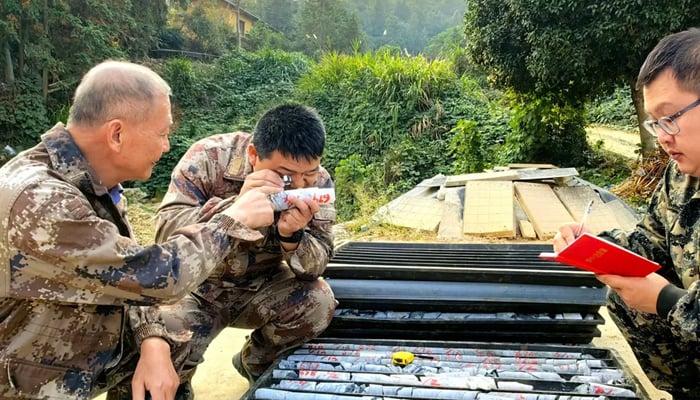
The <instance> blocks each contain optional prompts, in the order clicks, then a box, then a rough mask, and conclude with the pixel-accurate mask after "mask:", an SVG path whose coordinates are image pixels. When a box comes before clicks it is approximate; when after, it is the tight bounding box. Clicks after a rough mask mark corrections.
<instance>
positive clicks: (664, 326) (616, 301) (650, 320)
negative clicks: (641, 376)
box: [608, 290, 700, 400]
mask: <svg viewBox="0 0 700 400" xmlns="http://www.w3.org/2000/svg"><path fill="white" fill-rule="evenodd" d="M608 310H609V311H610V316H611V317H612V319H613V321H614V322H615V324H616V325H617V327H618V328H619V329H620V331H621V332H622V335H623V336H624V337H625V339H626V340H627V342H628V343H629V345H630V347H631V348H632V350H633V351H634V354H635V356H636V357H637V360H638V361H639V364H640V365H641V366H642V369H643V370H644V372H645V373H646V375H647V376H648V377H649V380H651V382H652V383H653V384H654V385H655V386H656V387H657V388H659V389H661V390H665V391H667V392H669V393H670V394H672V395H673V399H674V400H682V399H697V398H698V397H696V396H698V394H697V393H698V391H699V390H700V349H699V348H698V342H697V341H691V340H687V339H686V338H685V337H683V336H682V335H681V334H680V333H679V332H678V331H677V330H675V329H672V328H671V327H670V325H669V323H668V322H667V321H666V320H663V319H661V318H660V317H659V316H657V315H653V314H647V313H643V312H638V311H635V310H632V309H629V308H627V306H625V304H624V302H623V301H622V299H621V298H620V297H619V296H618V295H617V294H616V293H615V292H614V291H612V290H610V291H609V293H608Z"/></svg>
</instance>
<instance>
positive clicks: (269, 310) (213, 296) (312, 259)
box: [156, 104, 336, 381]
mask: <svg viewBox="0 0 700 400" xmlns="http://www.w3.org/2000/svg"><path fill="white" fill-rule="evenodd" d="M324 145H325V129H324V127H323V123H322V121H321V119H320V117H319V116H318V114H317V113H316V112H315V111H313V110H312V109H309V108H307V107H304V106H301V105H296V104H283V105H281V106H278V107H275V108H273V109H271V110H269V111H267V112H266V113H265V114H264V115H263V116H262V117H261V118H260V120H259V121H258V123H257V125H256V128H255V132H254V134H253V135H252V136H251V135H250V134H248V133H243V132H236V133H229V134H222V135H215V136H211V137H208V138H206V139H203V140H200V141H199V142H197V143H195V144H194V145H193V146H192V147H191V148H190V149H189V150H188V151H187V153H186V154H185V155H184V156H183V158H182V160H180V162H179V163H178V165H177V166H176V167H175V170H174V172H173V175H172V181H171V183H170V187H169V189H168V193H167V194H166V195H165V197H164V199H163V202H162V204H161V206H160V208H159V209H158V212H157V233H156V240H157V241H163V240H166V239H167V238H168V237H171V236H172V234H173V233H174V232H176V230H177V229H178V228H179V227H181V226H185V225H188V224H192V223H196V222H203V221H209V220H210V219H211V218H213V217H214V216H216V215H217V214H218V212H219V211H220V210H221V208H222V207H225V206H227V205H229V204H236V203H237V202H238V201H239V200H240V198H241V196H243V195H244V194H245V193H247V192H248V191H250V190H255V189H256V188H264V189H265V190H269V191H281V190H282V189H283V188H285V183H284V182H283V179H282V177H283V176H287V177H290V178H291V184H290V185H289V186H288V187H287V189H296V188H309V187H319V188H331V187H333V182H332V181H331V178H330V176H329V174H328V172H327V171H326V170H325V169H324V168H323V167H321V165H320V160H321V155H322V153H323V148H324ZM293 205H294V207H292V208H290V209H288V210H285V211H281V212H278V213H276V215H275V218H274V223H270V224H269V226H265V227H262V228H260V229H259V231H260V233H262V238H261V239H259V240H247V241H246V240H239V241H236V242H235V243H234V246H233V247H232V248H231V252H230V254H229V255H228V256H227V257H226V258H225V259H224V260H223V262H221V263H220V264H219V268H217V269H216V271H215V272H214V273H213V274H212V275H211V276H210V277H209V279H207V281H206V282H204V283H203V284H202V285H200V286H199V287H198V288H197V289H196V290H195V291H194V292H193V293H192V295H191V296H188V297H186V298H185V299H183V301H180V302H178V303H177V304H174V305H171V306H163V307H159V309H160V312H161V314H162V315H163V318H164V319H165V320H166V321H167V326H168V328H169V329H172V331H175V332H179V331H188V330H191V331H192V332H193V333H194V336H193V339H192V347H193V352H192V354H191V356H190V357H189V361H190V362H191V364H192V367H193V368H192V373H194V367H196V365H197V364H198V363H200V362H202V360H203V358H202V356H203V354H204V351H205V350H206V348H207V346H208V345H209V344H210V343H211V341H212V340H213V339H214V338H215V337H216V335H218V334H219V332H221V331H222V330H223V329H224V328H226V327H237V328H244V329H253V332H252V334H251V335H250V337H249V338H248V340H247V342H246V343H245V345H244V346H243V348H242V349H241V351H240V352H239V353H237V354H236V355H235V356H234V359H233V363H234V366H235V367H236V369H237V370H238V371H239V373H241V375H243V376H244V377H246V378H248V379H249V381H253V380H255V379H257V377H259V376H260V374H262V373H263V372H264V371H265V369H267V367H268V366H270V364H271V363H272V362H273V361H274V360H275V359H276V358H277V357H278V356H279V355H280V354H281V353H282V352H284V351H285V350H287V349H290V348H292V347H295V346H298V345H300V344H302V343H303V342H305V341H308V340H309V339H312V338H314V337H315V336H317V335H318V334H320V333H321V332H322V331H323V330H325V328H326V327H327V326H328V324H329V323H330V321H331V318H332V316H333V311H334V309H335V306H336V301H335V298H334V296H333V293H332V291H331V289H330V287H329V286H328V284H327V283H326V282H325V281H324V280H323V279H321V278H319V277H320V276H321V274H322V273H323V272H324V270H325V268H326V265H327V264H328V261H329V259H330V257H331V256H332V253H333V236H332V232H331V227H332V224H333V223H334V221H335V208H334V206H333V205H332V204H322V205H319V204H317V203H316V202H314V201H313V200H309V199H300V198H296V199H294V200H293ZM266 210H269V208H266Z"/></svg>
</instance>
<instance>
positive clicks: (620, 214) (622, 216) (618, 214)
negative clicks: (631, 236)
mask: <svg viewBox="0 0 700 400" xmlns="http://www.w3.org/2000/svg"><path fill="white" fill-rule="evenodd" d="M606 204H607V205H608V208H609V209H610V210H611V211H612V212H613V215H615V219H616V220H617V223H618V225H619V226H620V229H622V230H624V231H631V230H632V229H634V227H635V226H637V223H638V222H639V220H640V217H639V215H637V214H635V213H634V212H632V211H631V210H630V209H629V208H627V207H626V206H625V205H624V204H622V201H621V200H613V201H609V202H607V203H606Z"/></svg>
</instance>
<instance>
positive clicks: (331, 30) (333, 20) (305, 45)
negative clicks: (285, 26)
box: [299, 0, 362, 54]
mask: <svg viewBox="0 0 700 400" xmlns="http://www.w3.org/2000/svg"><path fill="white" fill-rule="evenodd" d="M299 28H300V35H299V39H300V40H301V43H300V45H301V47H300V48H301V49H303V50H304V52H305V53H306V54H319V53H323V52H328V51H339V52H345V53H350V52H352V51H353V45H354V43H355V42H357V41H358V40H360V38H361V36H362V34H361V29H360V22H359V20H358V18H357V15H356V14H355V13H354V12H351V11H348V10H347V9H346V8H345V2H344V0H304V2H303V5H302V8H301V12H300V15H299Z"/></svg>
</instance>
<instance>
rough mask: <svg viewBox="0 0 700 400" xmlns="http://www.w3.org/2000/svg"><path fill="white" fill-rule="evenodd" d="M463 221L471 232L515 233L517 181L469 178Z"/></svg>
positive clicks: (491, 233)
mask: <svg viewBox="0 0 700 400" xmlns="http://www.w3.org/2000/svg"><path fill="white" fill-rule="evenodd" d="M462 225H463V228H464V229H463V232H464V233H465V234H469V235H478V236H491V237H515V219H514V211H513V182H511V181H496V182H494V181H470V182H467V189H466V192H465V196H464V218H463V222H462Z"/></svg>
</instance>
